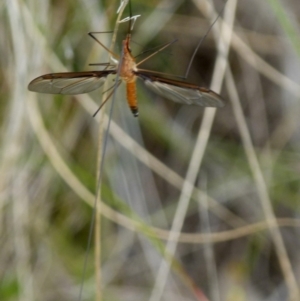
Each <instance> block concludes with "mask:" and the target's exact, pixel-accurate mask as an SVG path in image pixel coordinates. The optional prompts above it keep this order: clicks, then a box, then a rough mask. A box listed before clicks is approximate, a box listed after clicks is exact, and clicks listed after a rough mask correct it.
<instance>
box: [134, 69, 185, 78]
mask: <svg viewBox="0 0 300 301" xmlns="http://www.w3.org/2000/svg"><path fill="white" fill-rule="evenodd" d="M140 71H141V73H143V71H145V72H147V73H153V74H154V75H155V74H161V75H165V76H171V77H176V78H180V79H185V77H183V76H180V75H173V74H169V73H166V72H159V71H152V70H148V69H140V68H139V69H138V72H137V73H139V72H140Z"/></svg>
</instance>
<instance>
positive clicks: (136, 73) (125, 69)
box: [28, 33, 224, 117]
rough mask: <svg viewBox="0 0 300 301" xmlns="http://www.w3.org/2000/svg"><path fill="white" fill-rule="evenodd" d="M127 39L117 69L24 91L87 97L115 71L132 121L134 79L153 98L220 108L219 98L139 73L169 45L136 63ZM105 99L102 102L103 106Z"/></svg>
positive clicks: (52, 80) (65, 76) (51, 80)
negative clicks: (144, 64)
mask: <svg viewBox="0 0 300 301" xmlns="http://www.w3.org/2000/svg"><path fill="white" fill-rule="evenodd" d="M89 35H90V36H91V37H92V38H93V39H95V40H96V41H97V42H98V43H100V45H101V46H103V47H104V48H105V49H106V50H108V51H109V52H111V51H110V50H109V49H107V48H106V47H105V46H104V45H103V44H102V43H101V42H100V41H99V40H98V39H97V38H96V37H95V36H94V35H93V33H89ZM130 37H131V34H130V33H129V34H127V36H126V39H125V40H123V45H122V46H123V51H122V53H123V57H122V58H121V60H120V61H119V62H120V64H121V65H120V66H118V65H116V66H115V67H114V69H104V70H100V71H83V72H63V73H50V74H45V75H42V76H39V77H37V78H36V79H34V80H32V81H31V82H30V83H29V85H28V89H29V90H30V91H33V92H39V93H49V94H66V95H75V94H82V93H88V92H91V91H94V90H96V89H98V88H100V87H101V86H102V85H103V84H104V82H105V80H106V77H107V76H108V75H110V74H117V73H118V70H119V77H120V78H121V79H122V81H123V82H125V84H126V93H127V102H128V105H129V107H130V109H131V112H132V114H133V115H134V116H135V117H137V116H138V104H137V96H136V79H137V78H139V79H141V80H142V81H143V82H144V83H145V85H146V86H147V87H148V88H149V89H150V90H152V91H153V92H155V93H156V94H158V95H160V96H162V97H165V98H167V99H170V100H173V101H175V102H177V103H182V104H188V105H198V106H202V107H223V106H224V102H223V99H222V97H221V96H220V95H219V94H217V93H215V92H214V91H212V90H210V89H207V88H203V87H200V86H198V85H195V84H191V83H188V82H185V81H181V80H174V79H169V78H165V77H162V76H161V75H160V74H159V72H157V73H155V71H150V70H144V69H139V68H138V65H139V64H141V63H142V62H144V61H146V60H147V59H149V58H150V57H152V56H153V55H154V54H156V53H158V52H160V51H161V50H163V49H165V48H166V47H168V46H169V45H170V44H172V43H168V44H166V45H165V46H163V47H162V48H161V49H159V50H158V51H156V52H154V53H152V54H151V55H150V56H148V57H147V58H146V59H144V60H142V61H141V62H139V63H136V62H135V58H134V57H133V56H132V54H131V50H130ZM112 55H113V57H114V58H116V57H117V55H115V54H113V53H112ZM98 65H100V64H98ZM107 99H108V98H107ZM107 99H106V100H105V101H104V102H106V101H107ZM101 106H102V105H101ZM101 106H100V108H101ZM100 108H99V109H100ZM99 109H98V110H97V112H98V111H99ZM97 112H96V113H97ZM96 113H95V114H96ZM95 114H94V115H95Z"/></svg>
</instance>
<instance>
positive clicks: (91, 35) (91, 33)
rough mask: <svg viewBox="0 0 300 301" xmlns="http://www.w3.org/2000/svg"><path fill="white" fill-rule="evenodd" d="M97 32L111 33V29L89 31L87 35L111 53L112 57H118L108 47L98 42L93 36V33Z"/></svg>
mask: <svg viewBox="0 0 300 301" xmlns="http://www.w3.org/2000/svg"><path fill="white" fill-rule="evenodd" d="M98 33H112V32H111V31H103V32H101V31H92V32H89V33H88V35H89V36H90V37H91V38H92V39H94V40H95V41H96V42H97V43H98V44H99V45H101V46H102V47H103V48H104V49H105V50H106V51H107V52H108V53H110V54H111V55H112V57H113V58H115V59H118V55H117V54H115V53H113V52H112V51H111V50H110V49H108V48H107V47H106V46H105V45H104V44H103V43H102V42H100V41H99V40H98V39H97V38H96V37H95V36H94V34H98Z"/></svg>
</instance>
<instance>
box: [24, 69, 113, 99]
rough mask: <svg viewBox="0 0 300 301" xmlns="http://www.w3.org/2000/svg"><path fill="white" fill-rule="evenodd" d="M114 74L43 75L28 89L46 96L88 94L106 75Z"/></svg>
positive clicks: (71, 73) (93, 72)
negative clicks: (46, 94)
mask: <svg viewBox="0 0 300 301" xmlns="http://www.w3.org/2000/svg"><path fill="white" fill-rule="evenodd" d="M115 72H116V71H115V70H103V71H88V72H65V73H52V74H45V75H42V76H40V77H37V78H36V79H34V80H33V81H31V82H30V83H29V85H28V89H29V90H30V91H33V92H39V93H48V94H66V95H75V94H82V93H88V92H91V91H94V90H96V89H98V88H100V87H101V86H102V85H103V84H104V82H105V79H106V77H107V75H109V74H112V73H115Z"/></svg>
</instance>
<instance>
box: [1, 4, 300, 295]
mask: <svg viewBox="0 0 300 301" xmlns="http://www.w3.org/2000/svg"><path fill="white" fill-rule="evenodd" d="M212 5H213V7H214V10H215V12H214V11H213V7H212ZM119 6H120V1H119V0H113V1H112V0H110V1H108V0H107V1H104V0H103V1H102V0H73V1H49V0H44V1H37V0H24V1H20V0H7V1H2V2H1V3H0V14H1V18H0V53H1V55H0V106H1V107H0V116H1V128H0V139H1V140H0V143H1V149H0V154H1V155H0V175H1V178H0V206H1V207H0V208H1V211H0V221H1V225H0V235H1V248H0V279H1V281H0V299H1V301H13V300H20V301H23V300H24V301H27V300H28V301H29V300H45V301H52V300H53V301H54V300H65V301H67V300H74V299H75V300H78V295H79V290H80V286H81V285H82V283H83V282H84V288H83V296H82V300H95V259H94V255H93V254H94V250H95V241H94V239H93V241H92V245H91V249H90V250H89V252H88V253H87V251H86V250H87V241H88V236H89V231H90V223H91V219H92V216H93V203H94V195H95V192H96V188H95V187H96V174H97V172H99V171H100V167H99V165H98V163H97V162H98V161H97V156H98V155H97V154H98V152H99V148H100V149H101V148H102V147H103V142H102V141H103V140H102V141H100V142H99V135H98V133H99V124H100V126H101V127H102V126H103V127H104V131H105V130H106V126H107V120H108V118H107V116H106V117H104V115H101V114H98V116H97V117H96V118H93V117H92V114H93V113H94V112H95V111H96V109H97V107H98V106H99V104H100V102H101V98H102V92H103V91H102V90H101V89H99V90H96V91H95V92H92V93H90V94H89V95H80V96H62V95H46V94H37V93H33V92H29V91H28V90H27V86H28V83H29V82H30V81H31V80H32V79H33V78H35V77H37V76H40V75H42V74H45V73H50V72H63V71H83V70H100V69H101V68H102V67H100V66H96V67H95V66H89V64H90V63H99V62H107V61H108V59H109V55H108V53H107V51H106V50H105V49H103V48H102V47H101V46H100V45H99V44H97V43H96V42H95V41H94V40H92V39H91V38H90V37H89V36H88V35H87V33H88V32H90V31H106V32H107V31H111V30H114V28H115V26H116V20H117V17H118V14H117V9H118V7H119ZM131 6H132V14H133V15H141V16H140V17H139V18H138V19H137V21H136V23H135V26H134V29H133V32H132V43H131V48H132V53H133V55H135V56H137V55H139V54H140V53H142V52H144V51H148V50H151V51H153V50H156V49H157V47H159V46H161V45H162V44H164V43H167V42H170V41H173V40H174V39H178V41H177V42H176V43H174V44H173V45H172V46H171V47H169V48H167V49H166V50H164V51H162V52H160V53H159V54H157V55H155V56H154V57H152V58H151V59H149V60H148V61H147V62H145V63H143V64H142V65H141V66H139V67H140V68H143V69H150V70H155V71H159V72H165V73H168V74H172V75H176V76H183V75H184V74H185V72H186V68H187V66H188V63H189V61H190V59H191V56H192V54H193V52H194V50H195V48H196V46H197V44H198V43H199V41H200V39H201V38H202V37H203V36H205V34H206V33H207V31H208V30H209V28H210V25H211V24H212V22H213V20H215V18H216V14H217V13H218V12H221V11H222V10H223V8H224V2H223V1H221V0H218V1H213V2H210V1H206V0H189V1H184V0H154V1H137V0H132V2H131ZM128 15H129V11H128V7H127V8H125V10H124V12H123V15H122V18H125V17H127V16H128ZM299 16H300V6H299V3H298V1H297V0H289V1H281V2H279V1H275V0H268V1H259V0H253V1H246V0H240V1H238V3H236V2H235V1H234V0H228V2H227V4H226V6H225V9H224V11H223V12H222V14H221V17H220V18H219V20H218V21H220V22H217V23H216V24H214V26H213V28H212V30H211V31H210V32H209V34H208V35H207V37H206V38H205V39H204V41H203V42H202V44H201V46H200V49H199V51H198V52H197V54H196V56H195V59H194V61H193V64H192V67H191V69H190V71H189V75H188V81H189V82H192V83H196V84H198V85H200V86H203V87H211V88H212V89H214V90H215V91H216V92H218V93H220V94H221V95H222V97H223V98H224V100H225V102H226V106H225V107H224V108H222V109H218V110H217V111H215V110H214V109H204V108H201V107H195V106H187V105H180V104H177V103H174V102H172V101H170V100H167V99H163V98H161V97H159V96H157V95H155V94H153V93H152V92H151V91H149V90H147V87H146V86H145V85H144V84H143V83H142V81H138V101H139V111H140V115H139V117H138V118H134V117H133V116H132V114H131V112H130V110H129V108H128V106H127V103H126V96H125V89H124V85H121V86H120V88H119V89H118V91H117V92H116V97H115V101H114V107H113V113H112V120H111V126H110V134H109V138H108V140H107V147H106V154H105V158H104V167H103V173H102V190H101V197H102V201H103V205H102V206H101V210H102V211H101V212H102V219H101V228H100V232H101V237H100V244H99V245H100V248H101V271H100V270H99V275H100V273H101V275H102V277H101V278H102V279H101V287H102V300H123V301H125V300H131V301H133V300H151V301H154V300H170V299H172V300H183V298H184V300H214V301H219V300H220V301H223V300H224V301H225V300H230V301H234V300H256V301H259V300H272V301H274V300H299V299H298V298H300V297H299V295H297V294H298V293H299V292H297V290H298V286H299V277H300V268H299V267H300V262H299V260H300V255H299V247H300V239H299V225H300V222H299V218H298V216H299V201H300V197H299V192H300V191H299V190H300V186H299V184H300V179H299V172H300V163H299V158H300V157H299V148H300V143H299V138H300V131H299V129H300V128H299V127H300V125H299V113H300V102H299V98H300V81H299V75H300V71H299V70H300V63H299V55H300V41H299V34H300V32H299V24H300V20H299ZM223 18H224V19H225V20H226V24H227V25H224V26H223V27H222V22H221V21H222V20H223ZM230 23H233V24H234V25H233V32H231V31H230ZM119 26H120V27H119V30H118V34H117V39H116V43H115V46H114V52H115V53H120V51H121V42H122V40H123V39H124V37H125V35H126V34H127V30H128V23H121V24H120V25H119ZM221 29H222V30H223V32H222V33H223V34H222V37H221V38H220V35H219V32H220V30H221ZM97 37H98V38H99V40H101V42H102V43H103V44H104V45H106V46H107V47H110V45H111V39H112V33H103V34H99V35H97ZM230 39H231V44H230V47H229V53H228V55H227V51H226V47H227V46H226V45H228V41H230ZM220 41H221V42H220ZM226 41H227V42H226ZM222 45H223V46H222ZM224 45H225V46H224ZM150 53H151V52H147V53H144V54H142V55H141V56H139V57H137V61H139V60H142V59H143V58H145V57H146V56H147V55H148V54H150ZM226 62H227V64H228V66H229V67H228V69H227V70H230V72H226V73H224V66H225V65H224V63H226ZM223 75H224V81H223ZM218 77H220V78H219V79H218ZM211 82H212V85H211ZM112 83H113V82H112ZM108 87H109V86H108ZM111 104H112V102H108V104H107V106H106V107H110V105H111ZM105 111H106V112H108V110H107V108H106V109H105ZM102 113H104V111H103V112H102ZM214 114H215V115H214ZM203 120H204V121H206V123H205V122H204V121H203ZM99 121H100V123H99ZM101 121H104V123H103V124H102V123H101ZM210 123H211V124H212V128H211V130H210V125H209V124H210ZM101 124H102V125H101ZM208 133H210V135H208ZM205 137H207V139H206V138H205ZM185 180H186V181H185ZM187 181H188V182H187ZM191 184H192V185H191ZM275 217H276V218H275ZM171 230H173V231H171ZM174 231H175V232H174ZM170 235H171V236H170ZM168 238H169V241H168ZM165 250H167V251H168V254H169V255H170V256H171V255H172V254H173V253H174V254H175V255H174V258H175V259H176V260H175V261H174V262H173V264H172V265H171V267H170V270H169V269H168V265H167V264H166V262H169V258H170V256H169V255H166V253H165ZM85 257H86V258H87V265H86V273H85V276H84V280H82V278H83V276H82V275H83V266H84V260H85ZM202 293H203V294H205V295H206V296H207V299H203V297H201V296H202Z"/></svg>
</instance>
